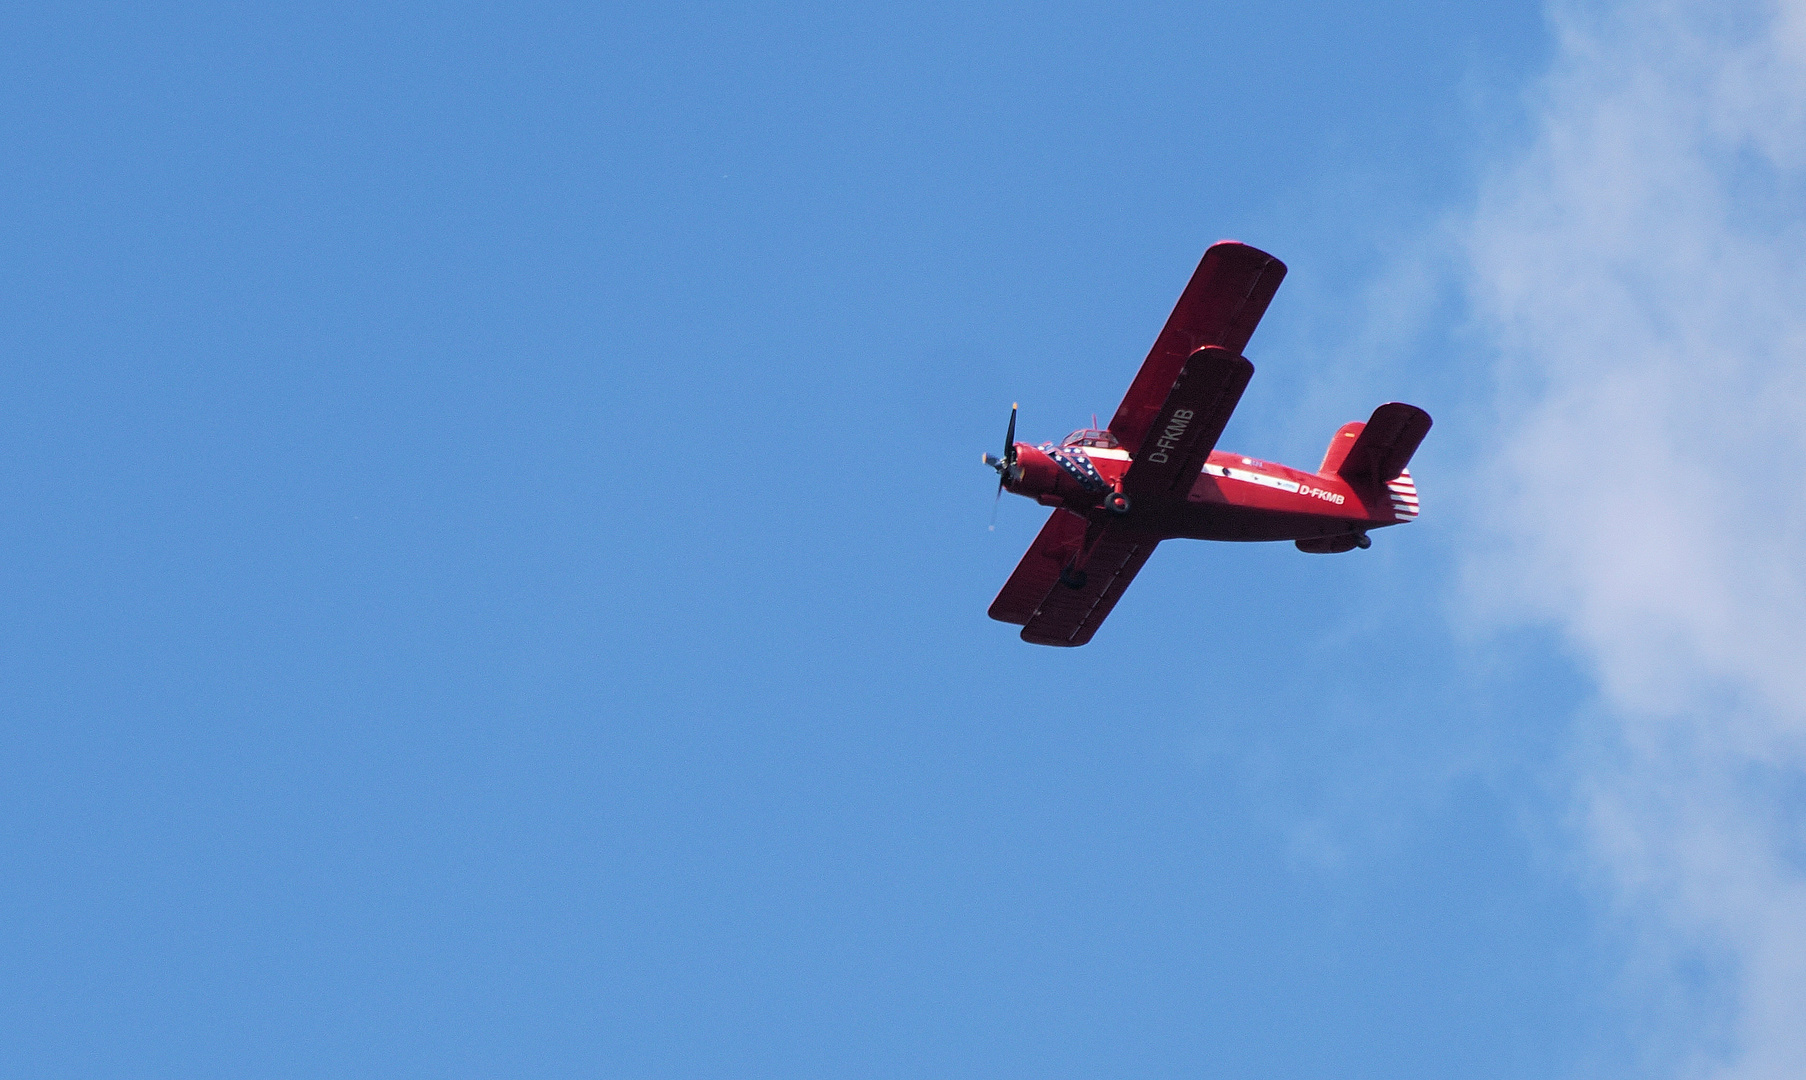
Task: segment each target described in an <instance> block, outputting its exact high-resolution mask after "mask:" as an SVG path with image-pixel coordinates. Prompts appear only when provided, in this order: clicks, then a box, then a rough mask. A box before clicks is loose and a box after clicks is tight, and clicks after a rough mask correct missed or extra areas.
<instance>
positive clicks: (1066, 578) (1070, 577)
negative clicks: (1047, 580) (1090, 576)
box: [1060, 566, 1085, 589]
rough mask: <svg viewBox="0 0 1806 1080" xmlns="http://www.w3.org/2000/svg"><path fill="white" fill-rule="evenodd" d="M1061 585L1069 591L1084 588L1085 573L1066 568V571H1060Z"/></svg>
mask: <svg viewBox="0 0 1806 1080" xmlns="http://www.w3.org/2000/svg"><path fill="white" fill-rule="evenodd" d="M1060 584H1062V585H1064V586H1066V587H1067V588H1068V589H1082V588H1084V587H1085V571H1083V570H1074V569H1073V568H1072V567H1070V566H1068V567H1066V568H1065V569H1064V570H1061V571H1060Z"/></svg>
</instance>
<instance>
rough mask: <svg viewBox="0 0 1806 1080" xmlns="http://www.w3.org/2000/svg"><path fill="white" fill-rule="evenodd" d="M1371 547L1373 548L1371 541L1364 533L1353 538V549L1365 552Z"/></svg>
mask: <svg viewBox="0 0 1806 1080" xmlns="http://www.w3.org/2000/svg"><path fill="white" fill-rule="evenodd" d="M1372 546H1373V540H1372V538H1371V537H1369V536H1368V535H1367V534H1366V533H1362V534H1361V535H1359V536H1357V537H1355V547H1358V548H1360V549H1361V550H1362V551H1366V550H1367V549H1368V548H1370V547H1372Z"/></svg>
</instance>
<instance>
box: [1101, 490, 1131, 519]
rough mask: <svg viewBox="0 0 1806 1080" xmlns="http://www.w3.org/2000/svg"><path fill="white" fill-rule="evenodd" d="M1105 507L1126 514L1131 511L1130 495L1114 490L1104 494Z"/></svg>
mask: <svg viewBox="0 0 1806 1080" xmlns="http://www.w3.org/2000/svg"><path fill="white" fill-rule="evenodd" d="M1104 509H1106V510H1108V511H1110V512H1111V513H1112V514H1126V513H1128V512H1129V497H1128V496H1127V495H1124V494H1123V493H1122V492H1120V491H1112V492H1111V493H1110V494H1108V495H1105V496H1104Z"/></svg>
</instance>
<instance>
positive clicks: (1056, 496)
mask: <svg viewBox="0 0 1806 1080" xmlns="http://www.w3.org/2000/svg"><path fill="white" fill-rule="evenodd" d="M1016 470H1017V475H1016V478H1015V479H1014V480H1012V481H1008V482H1006V483H1005V484H1004V486H1005V487H1006V488H1008V489H1009V490H1010V491H1011V492H1013V493H1015V494H1017V495H1025V496H1027V497H1028V498H1031V499H1033V500H1035V501H1036V502H1038V503H1042V504H1044V505H1046V506H1060V505H1063V504H1064V503H1065V502H1066V501H1067V500H1068V499H1074V498H1081V497H1088V496H1090V495H1091V494H1092V493H1091V492H1089V491H1087V490H1086V488H1085V485H1084V484H1082V483H1080V482H1079V480H1078V479H1077V478H1076V477H1074V476H1073V475H1072V474H1071V473H1070V472H1067V471H1066V470H1065V469H1063V468H1061V467H1060V466H1059V464H1058V463H1057V462H1055V461H1054V459H1053V458H1051V457H1049V456H1048V455H1047V452H1046V451H1044V450H1041V449H1039V448H1037V447H1033V446H1030V445H1028V444H1027V443H1017V444H1016Z"/></svg>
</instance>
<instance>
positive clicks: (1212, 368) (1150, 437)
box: [1122, 345, 1254, 498]
mask: <svg viewBox="0 0 1806 1080" xmlns="http://www.w3.org/2000/svg"><path fill="white" fill-rule="evenodd" d="M1144 370H1145V369H1144ZM1253 377H1254V365H1253V364H1250V363H1249V362H1248V359H1247V358H1246V357H1243V356H1237V355H1236V354H1234V353H1232V352H1230V351H1229V350H1228V349H1221V348H1218V347H1216V346H1214V345H1207V346H1205V347H1204V348H1202V349H1199V350H1198V351H1197V352H1195V353H1193V354H1192V356H1191V359H1190V360H1187V361H1186V363H1185V366H1184V367H1182V368H1180V369H1179V373H1178V377H1177V378H1176V379H1174V381H1173V389H1172V392H1171V393H1169V394H1167V395H1166V402H1165V403H1164V404H1163V405H1161V407H1160V411H1159V412H1157V413H1155V414H1154V427H1153V429H1152V430H1151V431H1149V432H1148V433H1147V438H1145V439H1143V440H1142V442H1141V447H1140V448H1139V449H1137V450H1136V451H1135V453H1134V455H1133V457H1132V459H1131V460H1130V462H1129V471H1128V473H1127V475H1125V476H1124V477H1123V482H1122V486H1123V490H1124V491H1126V492H1128V493H1129V496H1130V497H1131V498H1148V497H1154V498H1159V497H1161V496H1164V495H1170V494H1171V493H1173V492H1174V491H1177V492H1178V493H1179V495H1180V496H1181V497H1183V496H1184V494H1185V493H1186V492H1188V491H1190V490H1191V485H1192V483H1193V482H1194V481H1195V480H1196V479H1197V477H1198V470H1200V469H1202V468H1203V467H1204V459H1205V458H1207V457H1209V456H1210V451H1211V449H1212V448H1214V447H1215V446H1216V444H1217V440H1218V439H1219V438H1221V437H1222V435H1223V427H1224V425H1226V424H1228V423H1229V416H1230V414H1231V413H1233V412H1235V405H1236V402H1238V401H1240V400H1242V391H1243V390H1245V389H1247V388H1248V380H1249V379H1251V378H1253Z"/></svg>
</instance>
